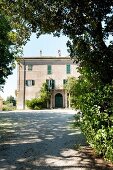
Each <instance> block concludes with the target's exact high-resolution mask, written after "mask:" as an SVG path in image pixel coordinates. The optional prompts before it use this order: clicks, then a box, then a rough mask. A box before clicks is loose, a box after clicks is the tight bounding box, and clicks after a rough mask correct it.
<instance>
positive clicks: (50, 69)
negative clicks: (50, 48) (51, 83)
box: [47, 65, 52, 74]
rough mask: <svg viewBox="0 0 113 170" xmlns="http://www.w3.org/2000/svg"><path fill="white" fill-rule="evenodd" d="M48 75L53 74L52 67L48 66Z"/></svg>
mask: <svg viewBox="0 0 113 170" xmlns="http://www.w3.org/2000/svg"><path fill="white" fill-rule="evenodd" d="M47 74H52V68H51V65H48V66H47Z"/></svg>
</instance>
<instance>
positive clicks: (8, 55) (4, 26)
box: [0, 14, 14, 85]
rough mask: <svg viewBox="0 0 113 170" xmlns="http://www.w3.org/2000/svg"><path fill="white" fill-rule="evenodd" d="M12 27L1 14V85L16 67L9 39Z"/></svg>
mask: <svg viewBox="0 0 113 170" xmlns="http://www.w3.org/2000/svg"><path fill="white" fill-rule="evenodd" d="M10 31H11V27H10V25H9V23H8V21H7V19H6V18H5V16H3V15H2V14H0V85H1V84H4V83H5V79H6V78H7V76H8V75H9V74H11V73H12V69H13V67H14V52H13V51H12V50H11V46H12V42H11V41H10V39H9V37H8V33H9V32H10Z"/></svg>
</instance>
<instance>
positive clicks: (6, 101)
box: [4, 96, 16, 106]
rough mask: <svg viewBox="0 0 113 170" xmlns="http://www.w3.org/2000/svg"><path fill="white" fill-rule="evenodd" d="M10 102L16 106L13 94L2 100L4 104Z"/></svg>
mask: <svg viewBox="0 0 113 170" xmlns="http://www.w3.org/2000/svg"><path fill="white" fill-rule="evenodd" d="M10 103H12V104H13V106H16V100H15V98H14V97H13V96H9V97H7V99H6V100H5V101H4V104H6V105H7V104H10Z"/></svg>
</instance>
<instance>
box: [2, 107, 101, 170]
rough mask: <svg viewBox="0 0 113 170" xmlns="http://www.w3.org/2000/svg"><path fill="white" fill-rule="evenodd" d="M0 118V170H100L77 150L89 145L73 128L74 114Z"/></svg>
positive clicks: (16, 114) (10, 114)
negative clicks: (71, 123) (70, 125)
mask: <svg viewBox="0 0 113 170" xmlns="http://www.w3.org/2000/svg"><path fill="white" fill-rule="evenodd" d="M0 116H1V121H0V123H1V124H0V134H1V140H0V141H1V142H0V170H3V169H4V170H9V169H11V170H13V169H18V170H27V169H30V170H35V169H36V170H52V169H53V170H57V169H61V170H68V169H69V170H79V169H81V170H82V169H83V170H88V169H89V170H91V169H92V170H96V169H97V170H99V168H100V166H98V165H97V167H96V165H95V162H94V160H93V159H90V158H89V157H88V156H87V155H86V154H84V153H83V152H82V153H80V152H79V151H78V150H75V149H74V145H78V146H79V145H81V146H86V145H87V144H86V141H85V137H84V135H83V134H82V133H81V132H80V131H79V130H78V129H75V130H72V129H70V127H69V123H70V122H71V121H72V119H73V114H70V113H67V112H65V111H64V112H62V113H60V112H58V111H49V110H48V111H38V112H24V113H23V112H8V113H7V112H6V113H1V114H0ZM2 127H3V128H2Z"/></svg>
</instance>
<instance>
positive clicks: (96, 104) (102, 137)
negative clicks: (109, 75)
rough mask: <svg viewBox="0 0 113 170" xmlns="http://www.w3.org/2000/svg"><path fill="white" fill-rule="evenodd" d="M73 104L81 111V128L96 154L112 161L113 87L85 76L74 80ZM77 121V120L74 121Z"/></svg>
mask: <svg viewBox="0 0 113 170" xmlns="http://www.w3.org/2000/svg"><path fill="white" fill-rule="evenodd" d="M71 95H72V96H71V97H72V99H73V106H74V107H75V108H76V109H80V110H81V112H82V122H81V125H80V127H81V129H82V131H83V133H84V134H85V136H86V139H87V141H88V143H89V144H90V145H91V146H92V147H93V148H94V149H95V151H96V153H97V154H98V155H101V156H103V157H104V158H105V159H107V160H111V161H112V162H113V133H112V132H113V102H112V101H113V87H112V85H106V86H105V85H102V84H100V83H99V82H97V83H96V84H94V82H93V84H92V83H91V81H89V80H88V79H87V78H86V77H84V76H80V78H79V80H76V83H75V86H74V89H73V93H71ZM76 123H79V122H78V121H76V122H75V125H76Z"/></svg>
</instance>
